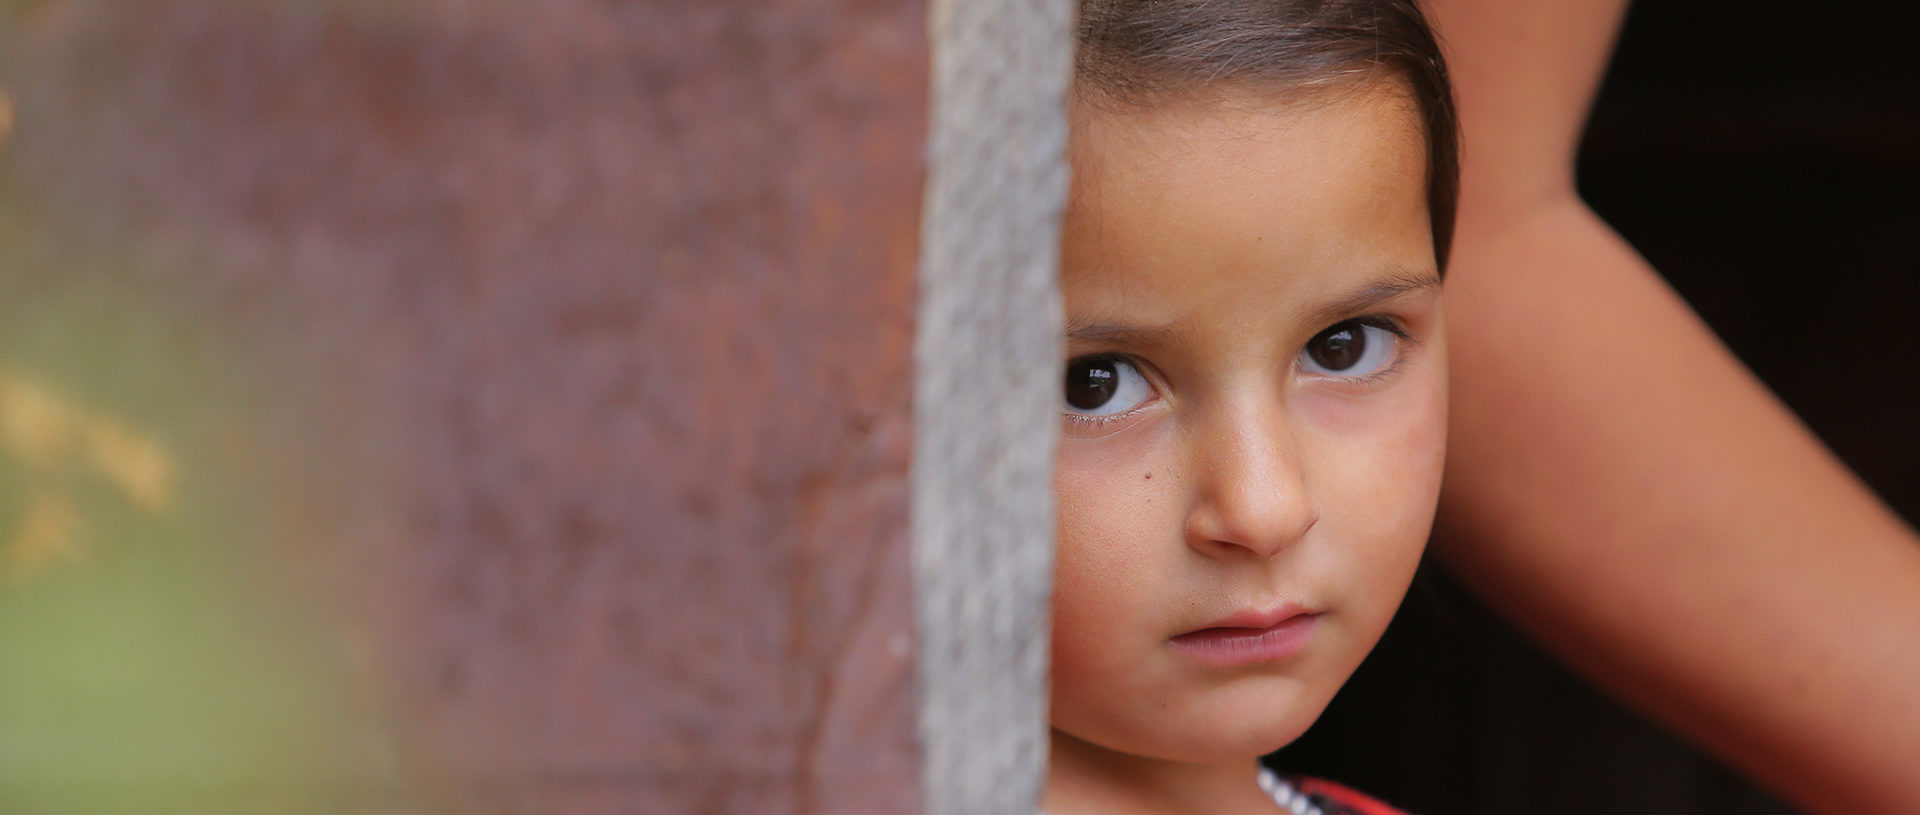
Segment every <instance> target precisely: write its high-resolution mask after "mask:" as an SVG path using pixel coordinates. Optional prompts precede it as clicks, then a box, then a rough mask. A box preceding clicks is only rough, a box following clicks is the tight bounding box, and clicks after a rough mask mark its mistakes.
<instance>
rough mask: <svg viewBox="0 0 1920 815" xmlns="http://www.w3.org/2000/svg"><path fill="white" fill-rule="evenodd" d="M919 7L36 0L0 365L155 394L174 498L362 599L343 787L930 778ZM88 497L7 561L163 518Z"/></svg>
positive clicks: (651, 807)
mask: <svg viewBox="0 0 1920 815" xmlns="http://www.w3.org/2000/svg"><path fill="white" fill-rule="evenodd" d="M923 31H924V21H923V11H922V8H921V4H920V3H919V2H917V1H916V0H779V1H777V2H774V1H770V0H701V2H648V1H646V0H633V1H631V2H621V1H619V0H521V1H519V2H510V1H509V0H444V1H438V0H436V1H432V2H420V3H388V2H375V1H374V0H271V1H269V0H202V1H199V2H196V1H194V0H154V1H153V2H140V3H128V2H122V0H12V2H4V3H0V93H4V94H5V98H4V99H5V102H6V103H7V106H8V107H10V108H11V111H12V117H11V118H12V126H11V129H10V134H9V135H7V136H6V137H5V138H6V142H5V144H4V145H0V173H4V175H0V185H4V187H3V188H0V189H3V190H4V195H0V374H5V373H6V372H8V371H12V372H13V373H12V374H10V375H12V376H14V377H15V378H16V379H20V380H23V381H31V382H34V383H38V385H36V387H40V388H42V389H43V390H47V391H49V392H53V393H55V394H56V395H62V397H61V398H64V399H66V401H67V402H70V403H72V404H76V405H78V404H84V405H89V406H91V407H88V408H87V409H88V410H92V411H94V412H95V413H98V414H100V415H107V414H113V415H116V416H121V417H123V419H122V421H124V422H125V423H128V424H130V425H133V426H137V427H143V428H147V430H146V431H145V432H147V434H148V435H149V436H151V437H153V438H157V439H160V442H156V444H160V445H161V446H163V447H166V449H170V450H172V451H173V453H174V454H173V456H172V458H171V459H169V461H171V462H172V464H171V467H172V470H170V472H174V471H177V472H178V473H179V476H178V478H177V479H175V482H177V487H178V490H179V491H180V492H181V493H182V495H183V496H184V497H183V498H182V499H181V501H182V505H183V506H187V505H191V506H194V507H197V508H198V509H196V510H193V511H194V512H198V513H199V514H198V515H195V516H194V517H196V518H200V519H201V520H199V521H193V522H192V523H198V524H200V526H193V527H191V528H190V529H189V531H190V532H192V534H188V533H181V535H179V537H182V538H194V539H196V540H197V539H198V538H200V537H205V536H203V535H200V534H199V532H197V531H193V530H200V531H208V534H209V535H219V534H234V535H238V536H239V537H238V538H236V540H235V541H234V542H232V545H231V546H228V547H226V548H218V547H213V548H207V549H206V551H208V552H212V553H213V555H211V556H212V557H217V558H220V559H223V560H228V561H231V560H235V559H237V560H241V561H245V562H246V563H248V564H249V565H248V566H247V567H246V568H245V569H240V570H238V571H237V572H236V573H235V575H233V576H232V577H233V578H234V579H238V580H253V581H261V582H263V583H271V584H272V585H275V586H282V585H284V586H290V587H294V588H288V589H286V590H285V591H279V590H276V591H274V592H269V593H268V594H270V595H271V596H269V597H267V598H266V599H265V600H262V601H261V602H265V603H267V604H268V605H272V604H273V603H280V604H281V605H282V606H286V608H281V609H280V610H279V611H277V612H275V613H280V614H283V615H285V616H288V617H290V618H295V619H298V618H301V617H303V616H308V617H310V619H308V620H307V622H309V623H311V622H312V621H313V620H320V621H322V622H324V623H325V624H324V625H310V626H308V628H309V629H312V630H311V631H308V633H309V634H311V636H312V637H313V638H314V640H315V641H316V642H319V643H321V645H320V646H316V647H317V648H318V652H319V653H320V654H321V656H320V657H316V659H321V660H329V659H332V660H334V661H336V662H339V663H340V665H342V666H344V667H342V668H341V671H342V674H343V675H348V676H350V677H352V681H354V682H357V683H361V685H363V686H356V687H355V688H353V689H352V691H351V693H346V694H344V695H346V696H351V697H352V698H353V699H354V700H355V701H354V703H353V710H354V711H356V714H355V715H356V716H360V715H363V716H364V717H365V719H366V721H367V724H366V725H365V726H364V728H363V729H362V730H356V731H355V732H356V734H357V735H354V736H352V737H351V738H346V739H344V742H346V743H348V744H349V746H348V747H346V748H343V749H345V750H346V752H347V753H349V754H350V755H348V757H347V758H346V759H344V760H343V761H342V762H341V765H342V766H346V767H350V768H353V769H352V770H351V771H350V772H345V773H344V774H341V775H339V776H337V777H338V779H339V780H338V781H337V782H329V783H337V785H338V786H339V787H340V788H341V789H342V790H344V791H342V792H341V793H340V796H341V797H340V800H342V801H348V802H349V803H346V804H342V806H343V807H345V808H346V809H349V810H356V811H365V810H362V809H361V808H362V807H365V806H366V805H368V804H369V803H372V802H373V801H392V802H400V803H396V804H395V810H396V811H424V809H426V808H432V807H436V806H437V807H439V808H442V809H446V810H450V811H462V812H582V813H584V812H608V813H613V812H649V813H683V812H684V813H754V814H755V815H759V814H760V813H776V814H777V813H825V812H911V811H914V810H916V809H917V808H918V802H917V794H916V792H915V790H916V773H917V772H918V767H917V765H918V760H917V754H916V747H915V737H914V729H913V707H912V670H911V669H912V666H911V650H912V649H911V643H910V637H911V635H912V622H911V620H912V615H911V611H910V600H911V597H910V590H909V588H908V568H907V536H906V532H907V509H906V506H907V492H906V473H907V464H908V453H909V450H908V447H909V442H910V439H911V435H912V431H911V424H910V420H909V397H910V394H911V391H912V386H911V370H910V365H909V353H910V351H911V346H912V313H911V309H912V300H913V287H914V283H913V281H914V272H913V270H914V263H915V256H916V237H915V236H916V230H917V228H918V213H919V201H920V194H921V182H922V175H923V166H922V165H923V159H922V154H923V149H924V148H923V145H924V140H925V137H924V129H925V123H924V120H925V106H926V98H925V97H926V85H927V81H926V76H927V67H926V53H925V52H926V46H925V42H924V38H925V35H924V33H923ZM29 325H31V326H33V327H34V328H33V329H32V330H31V331H28V330H26V329H23V328H22V326H29ZM68 347H72V348H83V349H84V351H74V352H72V353H67V352H65V351H61V350H59V349H63V348H68ZM49 349H53V350H49ZM156 406H158V407H156ZM76 409H77V408H76ZM168 445H170V446H168ZM76 466H77V465H76ZM33 477H34V476H31V474H29V475H26V476H18V477H16V478H15V480H14V481H13V482H6V481H3V480H0V490H4V489H5V488H6V486H5V485H6V484H8V483H13V484H14V485H15V487H16V490H15V492H16V493H19V494H24V493H25V491H30V490H28V488H25V487H19V484H21V483H28V482H30V481H31V479H32V478H33ZM76 478H77V476H76ZM175 482H170V483H175ZM29 486H30V487H31V486H32V485H31V484H29ZM32 489H39V487H32ZM75 489H79V488H75ZM196 496H198V497H197V498H196ZM24 500H25V499H22V498H20V497H19V495H14V496H13V497H6V496H0V539H3V538H4V537H5V536H6V535H7V534H8V530H7V528H6V527H8V526H15V525H20V524H23V523H25V520H24V518H25V517H26V515H27V514H28V513H27V510H26V509H23V507H25V506H26V504H25V503H24ZM9 501H10V502H11V503H8V502H9ZM227 510H232V511H234V512H241V513H243V514H248V517H249V519H250V520H249V522H248V525H245V530H246V531H245V533H244V534H242V533H235V532H232V531H231V530H230V529H229V528H228V526H226V525H223V524H224V522H223V521H222V520H220V518H221V517H222V516H221V513H222V512H223V511H227ZM182 511H183V512H185V511H186V510H182ZM83 514H84V513H83ZM155 517H156V518H158V517H160V516H159V515H156V516H155ZM208 519H212V520H208ZM82 520H84V518H83V519H82ZM142 523H150V524H160V523H162V521H159V520H154V521H150V522H145V521H143V522H142ZM165 523H171V524H174V526H172V527H168V528H170V529H186V528H189V527H182V526H180V524H187V523H189V522H188V521H178V522H175V521H166V522H165ZM234 526H235V528H238V527H239V526H240V525H237V524H236V525H234ZM77 528H82V529H84V528H86V527H85V526H81V527H77ZM94 528H96V529H99V528H104V527H101V526H99V525H98V524H96V525H95V527H94ZM116 528H117V527H116ZM209 530H210V531H209ZM249 535H251V536H253V537H248V536H249ZM21 540H26V538H21ZM36 540H37V539H36ZM83 543H84V545H81V544H75V545H74V546H73V547H70V548H73V549H74V552H73V553H71V554H73V556H72V557H70V558H64V559H53V560H52V561H49V562H52V563H54V564H55V565H53V566H36V567H35V570H34V573H33V574H27V570H26V569H25V567H24V566H22V567H21V568H19V569H16V570H15V571H16V572H19V573H20V574H19V575H16V578H17V579H16V580H15V582H14V583H13V584H8V585H13V586H27V587H28V588H29V589H32V588H33V587H34V586H41V587H44V586H50V585H55V584H57V583H59V581H62V580H80V579H81V578H82V577H84V576H85V574H87V573H89V572H90V571H91V572H100V571H102V570H108V571H111V570H114V569H120V568H133V567H132V566H129V565H128V564H137V563H138V562H139V560H138V558H136V557H134V556H133V555H130V554H127V552H128V551H131V550H132V549H133V548H134V547H135V544H133V543H129V542H128V541H126V540H121V539H115V538H114V537H113V536H112V535H108V534H101V535H96V536H95V538H94V539H92V540H88V541H84V542H83ZM0 544H4V540H0ZM195 545H196V546H197V545H199V544H195ZM22 546H24V544H22ZM22 551H24V550H22ZM196 551H199V550H196ZM23 557H24V556H23ZM24 562H25V561H24V560H23V561H22V563H24ZM35 563H39V561H35ZM289 564H291V565H289ZM16 565H19V564H16ZM289 572H291V573H293V574H292V576H291V577H289V575H288V574H287V573H289ZM9 590H13V591H16V592H18V591H22V589H18V588H14V589H8V588H4V587H0V592H4V591H9ZM33 590H35V591H38V590H39V589H33ZM259 599H260V598H252V599H248V600H244V601H235V602H242V603H243V602H253V601H254V600H259ZM249 609H250V607H246V606H244V605H242V606H235V607H234V613H235V614H240V615H245V614H251V613H253V612H252V611H251V610H249ZM305 609H313V611H312V613H311V615H306V614H305V613H304V611H303V610H305ZM321 609H324V612H323V611H321ZM262 613H264V612H262ZM335 626H337V627H338V629H339V630H338V631H337V632H336V631H333V630H332V628H330V627H335ZM302 630H303V631H307V630H308V629H302ZM314 632H317V633H314ZM341 654H344V656H341ZM336 657H337V659H336ZM261 681H263V682H264V681H267V680H265V679H262V680H261ZM246 682H247V679H246V677H245V676H242V677H241V681H240V683H239V684H242V685H244V684H246ZM203 684H204V683H203ZM3 691H4V689H3V688H0V692H3ZM320 695H325V696H328V697H329V698H331V697H332V696H334V695H340V694H332V693H331V691H328V692H327V693H322V694H320ZM4 701H5V702H7V703H24V702H25V701H31V700H20V699H9V700H4ZM162 703H163V704H164V703H165V702H164V700H163V701H162ZM356 727H359V726H358V725H356ZM235 744H236V745H238V746H239V747H242V748H246V749H252V748H253V747H255V746H257V745H249V744H247V743H246V742H245V741H244V739H243V740H241V741H237V742H235ZM7 760H8V759H7V758H6V757H5V756H4V755H0V776H4V774H5V773H6V772H7V768H6V767H5V766H4V763H5V762H6V761H7ZM223 766H224V765H223ZM217 774H218V773H216V775H217ZM329 777H330V778H332V777H335V776H329ZM214 781H215V782H217V781H219V779H218V778H215V779H214ZM249 783H251V782H249ZM215 786H218V784H217V783H216V784H215ZM49 811H51V810H49ZM288 811H291V810H288Z"/></svg>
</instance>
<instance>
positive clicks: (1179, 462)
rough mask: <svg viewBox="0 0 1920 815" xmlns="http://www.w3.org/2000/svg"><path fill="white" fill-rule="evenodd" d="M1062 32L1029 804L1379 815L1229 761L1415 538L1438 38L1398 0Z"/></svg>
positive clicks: (1343, 666)
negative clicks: (1064, 75)
mask: <svg viewBox="0 0 1920 815" xmlns="http://www.w3.org/2000/svg"><path fill="white" fill-rule="evenodd" d="M1081 29H1082V30H1081V42H1080V54H1079V58H1078V60H1079V65H1078V81H1077V83H1076V84H1077V91H1076V94H1075V99H1074V101H1073V116H1074V120H1073V128H1074V135H1073V140H1072V143H1071V145H1070V150H1071V157H1072V161H1073V170H1074V180H1073V188H1072V194H1071V201H1070V205H1069V208H1068V213H1067V219H1066V227H1065V235H1064V241H1063V247H1062V288H1063V292H1064V295H1065V300H1066V306H1067V348H1068V352H1067V353H1068V357H1069V359H1068V361H1067V366H1066V387H1065V394H1064V401H1063V411H1064V414H1065V418H1064V428H1063V432H1062V439H1061V443H1060V453H1059V460H1058V466H1057V476H1056V478H1057V482H1056V488H1057V492H1058V498H1059V512H1060V516H1059V527H1058V539H1059V551H1058V554H1057V558H1056V575H1055V595H1054V631H1053V690H1052V698H1051V705H1052V712H1051V725H1052V731H1053V736H1052V745H1051V751H1052V752H1051V758H1050V763H1049V767H1048V778H1047V787H1046V799H1045V802H1044V808H1045V811H1046V812H1047V813H1049V815H1083V814H1085V815H1131V814H1132V813H1140V814H1141V815H1145V814H1147V813H1275V812H1286V811H1293V812H1309V811H1314V809H1315V808H1316V807H1318V808H1319V809H1321V810H1322V811H1326V812H1337V811H1345V810H1343V809H1342V808H1343V807H1349V808H1352V811H1359V812H1375V811H1378V812H1385V811H1389V810H1385V809H1383V808H1380V805H1379V804H1377V803H1373V802H1370V801H1367V800H1366V799H1364V798H1361V797H1359V796H1357V795H1353V794H1351V793H1347V792H1344V791H1340V790H1337V789H1336V788H1332V787H1331V786H1315V783H1314V782H1306V781H1283V780H1280V779H1278V778H1276V777H1274V776H1271V775H1268V774H1264V773H1263V772H1262V771H1261V770H1260V768H1259V765H1258V762H1257V759H1258V758H1259V756H1261V755H1262V754H1264V753H1268V752H1271V751H1273V750H1275V749H1278V748H1279V747H1281V746H1282V745H1285V744H1287V743H1288V742H1290V741H1292V740H1293V739H1294V738H1296V737H1298V736H1299V735H1300V734H1301V732H1302V731H1304V730H1305V729H1306V728H1307V726H1308V725H1310V724H1311V723H1312V722H1313V720H1314V719H1315V718H1316V717H1317V716H1319V714H1320V712H1321V710H1322V709H1323V708H1324V707H1325V706H1326V704H1327V702H1328V700H1329V699H1330V698H1331V697H1332V695H1333V693H1334V692H1335V691H1336V690H1338V689H1339V687H1340V685H1341V684H1342V683H1343V682H1345V681H1346V679H1347V677H1348V675H1349V674H1351V673H1352V671H1353V670H1354V668H1355V667H1356V666H1357V665H1358V664H1359V662H1360V660H1361V659H1362V658H1363V657H1365V656H1366V654H1367V651H1368V650H1369V649H1371V648H1372V646H1373V644H1374V642H1375V640H1377V639H1378V638H1379V636H1380V634H1381V632H1382V630H1383V629H1384V628H1385V627H1386V625H1387V622H1388V620H1389V619H1390V618H1391V617H1392V616H1393V613H1394V610H1395V609H1396V607H1397V606H1398V605H1399V602H1400V597H1401V595H1402V593H1403V592H1404V591H1405V590H1406V587H1407V584H1408V582H1409V581H1410V580H1411V579H1412V576H1413V572H1414V567H1415V565H1416V564H1417V562H1418V561H1419V559H1420V553H1421V549H1422V547H1423V545H1424V543H1425V540H1426V537H1427V532H1428V527H1429V525H1430V523H1431V521H1432V516H1433V509H1434V504H1435V501H1436V499H1437V496H1438V490H1439V485H1440V471H1441V458H1442V452H1443V448H1444V443H1445V436H1446V392H1447V388H1446V381H1447V380H1446V368H1445V339H1444V335H1443V332H1442V317H1441V309H1440V267H1441V265H1442V263H1443V261H1444V259H1445V256H1446V251H1447V243H1448V236H1449V235H1450V234H1451V231H1452V208H1453V202H1454V198H1455V178H1456V171H1455V166H1456V164H1455V146H1454V145H1455V141H1454V139H1455V137H1454V121H1453V108H1452V104H1451V101H1450V96H1449V90H1448V87H1447V82H1446V75H1445V69H1444V68H1443V67H1442V63H1441V60H1440V56H1439V52H1438V49H1437V47H1436V46H1435V44H1434V40H1433V38H1432V36H1431V34H1430V33H1429V32H1428V30H1427V28H1426V25H1425V22H1424V21H1423V19H1422V17H1421V15H1420V12H1419V10H1418V9H1417V8H1416V7H1415V6H1414V5H1413V3H1412V2H1411V0H1320V1H1315V0H1134V1H1132V2H1127V1H1126V0H1111V1H1109V0H1094V1H1093V2H1088V3H1085V4H1083V6H1082V9H1081ZM1308 793H1312V795H1311V797H1310V796H1309V795H1308Z"/></svg>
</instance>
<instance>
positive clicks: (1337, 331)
mask: <svg viewBox="0 0 1920 815" xmlns="http://www.w3.org/2000/svg"><path fill="white" fill-rule="evenodd" d="M1366 354H1367V332H1366V331H1364V330H1362V326H1361V325H1360V324H1359V323H1355V322H1345V323H1340V324H1338V325H1335V326H1334V327H1332V328H1329V329H1327V330H1325V331H1322V332H1320V333H1319V334H1316V335H1314V337H1313V339H1311V340H1308V341H1307V356H1308V357H1310V358H1311V359H1312V360H1313V363H1314V364H1315V365H1318V366H1320V367H1321V368H1324V369H1326V370H1329V371H1344V370H1346V369H1348V368H1351V367H1353V365H1354V363H1356V362H1359V361H1360V358H1361V357H1363V356H1366Z"/></svg>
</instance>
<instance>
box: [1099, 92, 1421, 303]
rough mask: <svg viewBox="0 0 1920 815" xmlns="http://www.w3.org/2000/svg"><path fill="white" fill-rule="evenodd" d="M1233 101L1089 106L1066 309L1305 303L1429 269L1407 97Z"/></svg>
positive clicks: (1416, 125)
mask: <svg viewBox="0 0 1920 815" xmlns="http://www.w3.org/2000/svg"><path fill="white" fill-rule="evenodd" d="M1240 101H1242V102H1243V103H1241V104H1226V103H1220V102H1216V103H1214V104H1208V105H1181V106H1169V107H1161V108H1151V109H1136V110H1119V111H1101V110H1087V111H1082V112H1081V114H1080V115H1079V116H1078V117H1077V119H1078V121H1076V125H1078V126H1079V129H1078V130H1077V132H1076V133H1075V135H1074V150H1075V152H1076V155H1075V161H1074V172H1075V177H1074V180H1073V187H1072V196H1071V199H1070V203H1069V206H1068V211H1067V217H1066V223H1065V229H1064V233H1063V242H1062V270H1063V271H1062V281H1063V284H1064V286H1065V288H1066V291H1067V295H1068V300H1069V303H1068V304H1069V306H1070V307H1072V306H1075V305H1076V303H1088V302H1089V301H1090V300H1092V299H1101V300H1118V301H1128V300H1138V299H1139V298H1141V297H1159V298H1162V299H1167V298H1171V299H1172V300H1177V301H1179V302H1183V303H1189V304H1191V305H1192V306H1193V307H1195V308H1198V307H1200V306H1201V305H1203V304H1204V303H1206V302H1209V301H1220V302H1226V303H1231V302H1232V301H1233V299H1234V298H1235V297H1236V296H1237V295H1236V293H1239V294H1251V293H1255V292H1258V293H1261V294H1262V296H1267V297H1291V296H1295V295H1296V294H1297V295H1299V296H1311V295H1312V294H1313V293H1314V292H1317V291H1330V290H1333V289H1338V288H1341V287H1343V286H1345V285H1347V283H1348V282H1350V280H1351V279H1352V278H1353V277H1354V276H1356V275H1373V274H1377V273H1380V272H1381V271H1382V270H1387V269H1394V268H1399V269H1413V270H1416V271H1417V270H1419V269H1421V268H1430V267H1431V266H1432V259H1431V258H1432V236H1431V232H1430V224H1429V221H1428V213H1427V206H1426V201H1427V198H1426V163H1425V155H1424V139H1423V138H1422V135H1421V131H1420V127H1421V125H1420V120H1419V118H1418V116H1417V114H1416V113H1415V112H1414V111H1413V110H1412V109H1411V107H1410V105H1409V104H1408V103H1407V101H1406V97H1405V95H1404V93H1400V92H1397V91H1396V90H1395V89H1392V88H1384V89H1375V90H1371V91H1365V92H1360V91H1348V90H1343V91H1340V92H1337V93H1333V94H1331V95H1328V96H1325V97H1324V98H1316V99H1295V100H1293V101H1292V102H1291V103H1290V104H1285V105H1272V104H1269V105H1265V106H1261V105H1256V104H1252V102H1254V101H1257V100H1240Z"/></svg>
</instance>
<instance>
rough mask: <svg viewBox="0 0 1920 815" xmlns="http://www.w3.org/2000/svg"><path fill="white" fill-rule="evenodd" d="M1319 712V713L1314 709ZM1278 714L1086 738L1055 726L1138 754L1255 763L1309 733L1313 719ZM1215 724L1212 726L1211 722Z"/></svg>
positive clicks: (1110, 749) (1199, 761) (1100, 744)
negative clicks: (1268, 717)
mask: <svg viewBox="0 0 1920 815" xmlns="http://www.w3.org/2000/svg"><path fill="white" fill-rule="evenodd" d="M1315 713H1316V714H1317V713H1318V711H1315ZM1314 718H1317V715H1316V716H1315V717H1311V718H1303V717H1300V716H1298V715H1297V714H1296V715H1293V716H1276V717H1273V718H1270V719H1266V718H1259V717H1248V718H1243V719H1240V720H1237V721H1221V722H1188V723H1187V726H1183V727H1179V728H1168V727H1164V726H1162V727H1159V728H1151V727H1149V728H1142V729H1141V730H1139V731H1136V732H1134V733H1128V734H1100V735H1099V736H1095V737H1093V738H1087V737H1084V736H1080V735H1077V734H1074V733H1071V732H1068V731H1062V730H1059V729H1058V728H1056V729H1055V730H1054V732H1055V734H1056V749H1059V747H1058V737H1059V736H1065V737H1066V738H1068V739H1071V740H1073V741H1077V742H1081V743H1083V744H1084V745H1088V746H1092V747H1095V748H1098V749H1099V750H1102V751H1107V752H1112V753H1120V754H1125V755H1130V756H1134V757H1136V758H1144V759H1152V760H1158V761H1174V762H1180V763H1183V764H1221V763H1226V762H1233V761H1250V760H1253V759H1257V758H1259V757H1261V756H1264V755H1266V754H1268V753H1271V752H1273V751H1275V750H1278V749H1280V748H1282V747H1285V746H1287V745H1288V744H1292V743H1293V741H1294V740H1295V739H1297V738H1299V737H1300V736H1301V734H1303V733H1305V732H1306V730H1307V726H1308V725H1310V724H1312V723H1313V719H1314ZM1209 725H1210V726H1209Z"/></svg>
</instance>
